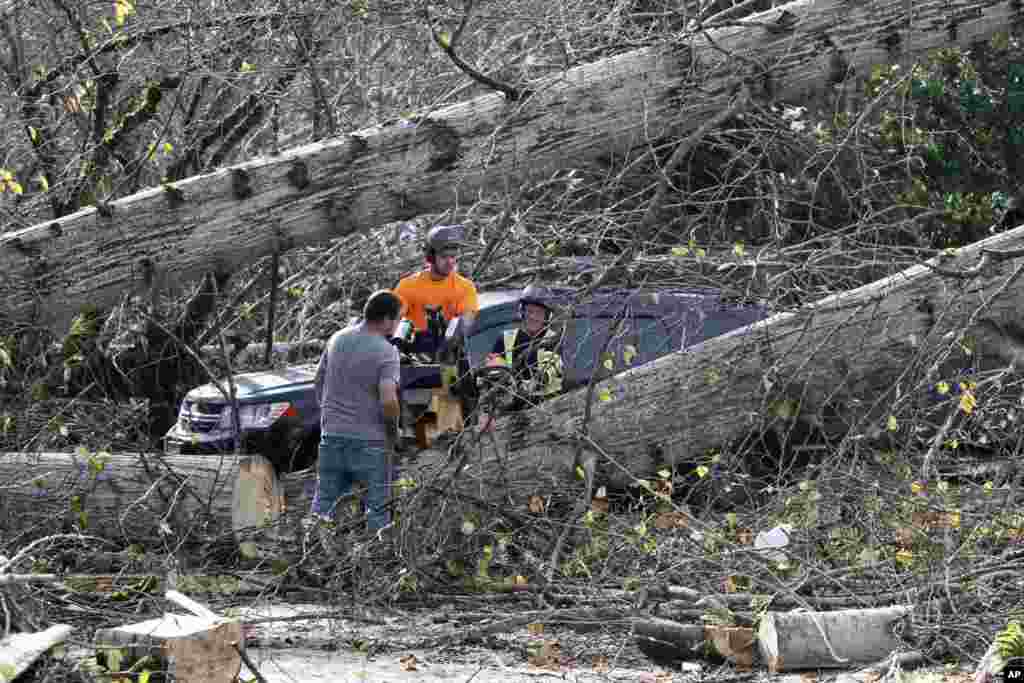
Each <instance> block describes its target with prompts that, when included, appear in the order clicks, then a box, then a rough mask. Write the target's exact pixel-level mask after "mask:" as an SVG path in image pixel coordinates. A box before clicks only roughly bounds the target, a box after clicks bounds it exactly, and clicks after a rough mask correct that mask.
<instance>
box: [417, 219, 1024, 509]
mask: <svg viewBox="0 0 1024 683" xmlns="http://www.w3.org/2000/svg"><path fill="white" fill-rule="evenodd" d="M1019 249H1024V227H1020V228H1017V229H1015V230H1012V231H1009V232H1006V233H1002V234H999V235H995V236H993V237H991V238H988V239H986V240H984V241H982V242H978V243H976V244H973V245H970V246H968V247H965V248H963V249H961V250H960V251H959V253H958V255H956V256H955V257H941V258H939V259H935V260H933V261H929V262H928V263H925V264H922V265H918V266H914V267H911V268H909V269H907V270H905V271H902V272H900V273H898V274H896V275H893V276H891V277H888V278H885V279H883V280H880V281H877V282H874V283H871V284H869V285H866V286H864V287H860V288H858V289H855V290H851V291H848V292H844V293H841V294H837V295H834V296H831V297H828V298H826V299H824V300H821V301H819V302H815V303H813V304H811V305H807V306H804V307H802V308H799V309H797V310H795V311H792V312H783V313H778V314H776V315H773V316H771V317H770V318H768V319H766V320H764V321H762V322H760V323H757V324H755V325H752V326H750V327H747V328H742V329H740V330H736V331H734V332H732V333H729V334H726V335H723V336H721V337H717V338H714V339H711V340H709V341H707V342H704V343H703V344H701V345H700V346H697V347H691V348H690V349H687V350H686V351H683V352H677V353H673V354H670V355H668V356H664V357H662V358H660V359H658V360H655V361H653V362H651V363H648V364H646V365H643V366H640V367H637V368H635V369H631V370H628V371H626V372H623V373H621V374H618V375H615V376H613V377H611V378H608V379H606V380H603V381H601V382H600V383H598V384H597V385H596V388H595V391H594V392H593V399H592V402H591V407H590V410H591V416H590V421H589V424H588V431H587V438H586V439H582V446H583V452H584V453H588V452H589V453H599V454H600V456H599V457H598V458H597V461H598V463H599V464H600V465H603V466H604V468H605V469H606V470H607V475H608V477H610V479H609V481H612V482H613V483H615V479H617V478H619V477H622V479H620V480H619V482H618V483H621V484H626V483H629V482H630V481H632V479H631V478H632V477H640V478H645V477H650V476H652V475H653V474H654V472H655V470H656V468H657V467H660V466H662V465H665V464H680V463H687V462H693V459H694V458H696V457H698V456H700V457H702V456H703V455H704V454H705V453H706V452H707V450H708V449H710V448H714V447H720V446H722V445H723V444H727V443H729V442H731V441H732V440H734V439H737V438H739V437H742V436H744V435H745V434H747V433H749V432H750V431H752V430H755V429H760V428H763V427H764V425H765V424H766V423H768V422H770V421H771V420H772V419H776V418H775V417H774V416H773V414H774V411H773V405H776V406H777V404H774V403H773V402H775V401H779V400H785V399H787V397H788V399H792V400H800V401H802V402H803V403H804V405H805V406H810V408H805V410H807V412H810V413H813V412H814V409H815V407H816V406H818V407H820V405H821V402H824V401H825V400H826V399H827V400H829V401H830V403H831V404H833V405H835V406H837V407H838V408H839V413H840V414H841V415H843V417H844V419H845V420H848V421H849V423H850V424H851V425H857V424H858V420H862V419H863V420H864V421H867V422H870V423H871V424H874V425H875V426H876V427H878V428H883V429H884V427H885V424H886V422H885V420H886V417H887V416H888V415H889V411H890V410H892V408H891V406H892V405H893V403H894V402H895V401H896V400H897V398H899V397H903V398H904V399H906V397H907V396H908V395H910V396H911V397H915V396H916V397H921V398H924V399H925V400H927V395H928V389H929V388H930V386H931V385H930V384H928V382H927V381H925V382H924V384H923V386H922V385H920V384H916V383H918V382H920V381H921V380H922V378H923V377H925V374H926V373H927V371H928V370H929V368H930V367H932V366H933V364H935V363H936V361H937V356H936V354H938V353H941V352H942V351H943V350H948V349H950V348H951V347H952V348H953V349H954V350H956V349H958V348H959V345H958V344H957V339H958V338H959V333H960V332H961V331H963V330H964V329H971V328H972V325H973V324H974V323H976V322H978V321H977V320H976V318H977V317H980V316H981V315H984V316H986V317H987V318H990V319H992V320H995V321H997V322H1004V321H1008V320H1013V319H1017V318H1018V316H1019V311H1020V305H1021V301H1022V297H1024V278H1020V277H1018V275H1020V273H1021V272H1022V270H1024V261H1022V260H1021V259H1020V258H998V257H995V256H984V253H985V252H986V251H994V252H1012V251H1013V250H1019ZM979 265H980V267H978V266H979ZM972 268H973V269H974V270H973V271H969V269H972ZM942 271H948V272H956V271H962V272H964V273H966V275H967V276H966V277H952V276H950V275H949V274H947V273H945V272H942ZM968 271H969V272H968ZM951 332H952V333H954V334H953V335H949V333H951ZM977 338H978V340H979V342H980V341H992V342H996V343H997V342H999V340H998V339H995V340H993V339H990V338H989V339H986V338H985V337H984V335H983V334H981V333H980V332H979V333H977ZM996 345H997V344H996ZM983 351H984V352H988V351H992V352H993V353H994V354H995V355H996V356H998V358H997V359H996V360H995V361H994V363H995V364H996V365H1005V364H1006V363H1007V362H1008V359H1007V354H1008V353H1009V352H1008V350H1007V349H1006V348H996V349H993V348H992V345H990V346H987V347H986V348H978V349H975V353H974V355H973V356H972V357H971V358H970V363H971V364H972V365H974V366H975V367H978V366H977V363H978V362H979V356H980V355H982V352H983ZM958 352H959V351H958ZM959 353H961V354H962V352H959ZM961 358H965V357H964V356H963V355H961ZM939 367H940V368H941V367H942V366H941V365H940V366H939ZM940 379H942V377H940V376H933V377H931V379H930V381H931V382H938V381H939V380H940ZM598 397H601V398H603V399H606V400H599V399H598ZM586 399H587V391H586V390H578V391H575V392H572V393H568V394H565V395H562V396H559V397H556V398H554V399H552V400H550V401H548V402H546V403H543V404H541V405H540V406H538V407H536V408H534V409H532V410H531V411H529V412H528V413H525V414H521V415H518V416H509V417H504V418H501V419H499V420H498V421H497V424H496V428H495V432H494V434H493V438H491V435H486V436H485V437H484V438H482V439H480V441H479V443H480V444H481V446H482V447H481V449H480V450H481V453H480V454H478V455H475V456H474V457H471V458H469V459H468V460H467V463H466V466H465V467H464V468H463V469H462V470H461V471H460V472H459V474H458V476H459V478H460V480H461V481H463V482H466V483H467V485H468V486H472V487H478V486H480V484H481V483H482V482H483V483H487V484H489V485H490V486H491V487H492V490H493V491H495V492H496V493H500V495H501V496H502V497H506V496H509V497H512V498H513V499H516V500H519V501H521V502H523V505H524V509H525V501H526V500H527V499H528V498H529V497H530V496H531V495H532V494H534V493H542V494H543V493H544V492H552V491H556V492H557V491H560V490H564V489H565V488H566V486H565V485H566V482H567V481H571V478H572V473H573V471H574V468H575V464H576V454H577V445H578V444H579V443H580V441H581V439H580V433H581V431H582V430H581V425H582V422H583V417H584V415H585V414H586V411H587V407H586V404H587V400H586ZM914 400H916V399H914ZM954 404H955V401H954V402H951V404H950V410H953V409H955V405H954ZM860 428H861V429H864V428H865V424H863V423H862V424H860ZM436 464H438V463H437V462H425V463H424V464H422V471H421V472H419V473H417V474H414V475H413V476H415V477H416V478H417V479H418V480H422V481H426V480H427V479H428V478H429V477H430V476H431V475H430V472H429V471H427V469H426V468H427V465H436Z"/></svg>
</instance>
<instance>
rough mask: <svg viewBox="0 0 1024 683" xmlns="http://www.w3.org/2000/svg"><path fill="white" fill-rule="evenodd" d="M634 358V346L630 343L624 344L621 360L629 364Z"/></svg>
mask: <svg viewBox="0 0 1024 683" xmlns="http://www.w3.org/2000/svg"><path fill="white" fill-rule="evenodd" d="M634 358H636V347H635V346H633V345H632V344H626V346H624V347H623V349H622V362H624V363H625V364H626V365H629V364H631V363H632V362H633V359H634Z"/></svg>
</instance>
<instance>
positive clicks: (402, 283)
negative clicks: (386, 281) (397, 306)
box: [391, 277, 411, 318]
mask: <svg viewBox="0 0 1024 683" xmlns="http://www.w3.org/2000/svg"><path fill="white" fill-rule="evenodd" d="M410 286H411V285H410V284H409V281H408V280H407V279H406V278H404V277H403V278H402V279H401V280H399V281H398V284H397V285H395V288H394V289H392V290H391V292H392V293H393V294H394V295H395V296H397V297H398V300H399V301H401V302H402V311H401V313H399V314H398V317H399V318H408V317H409V287H410Z"/></svg>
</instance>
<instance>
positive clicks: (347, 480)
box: [313, 434, 391, 531]
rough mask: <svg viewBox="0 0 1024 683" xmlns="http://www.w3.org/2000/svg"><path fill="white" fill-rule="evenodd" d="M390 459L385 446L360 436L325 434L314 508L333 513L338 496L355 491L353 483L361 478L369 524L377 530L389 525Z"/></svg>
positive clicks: (322, 442) (321, 439)
mask: <svg viewBox="0 0 1024 683" xmlns="http://www.w3.org/2000/svg"><path fill="white" fill-rule="evenodd" d="M390 461H391V459H390V458H389V457H388V451H387V449H386V448H382V447H379V446H372V445H370V443H369V442H367V441H363V440H361V439H351V438H348V437H345V436H334V435H329V434H322V435H321V436H320V460H319V463H318V465H317V493H316V498H315V499H314V503H313V505H314V509H315V510H316V512H318V513H319V514H320V515H323V516H326V517H334V509H335V506H336V505H337V501H338V498H340V497H342V496H347V495H349V494H350V493H352V485H353V484H354V483H355V482H357V481H362V482H365V483H366V489H367V491H366V507H367V511H366V512H367V522H366V525H367V527H368V528H369V529H370V530H371V531H376V530H378V529H381V528H383V527H385V526H387V525H388V521H389V518H390V514H389V512H388V510H387V504H388V493H389V490H390V488H391V486H390V485H391V462H390Z"/></svg>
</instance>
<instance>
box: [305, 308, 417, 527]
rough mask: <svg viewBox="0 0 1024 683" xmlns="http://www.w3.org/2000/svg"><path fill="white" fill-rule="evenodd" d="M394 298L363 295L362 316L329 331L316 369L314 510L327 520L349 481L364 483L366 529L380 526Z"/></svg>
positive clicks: (393, 407) (394, 424)
mask: <svg viewBox="0 0 1024 683" xmlns="http://www.w3.org/2000/svg"><path fill="white" fill-rule="evenodd" d="M401 311H402V302H401V300H400V299H399V298H398V297H397V296H395V295H394V294H392V293H391V292H390V291H388V290H380V291H378V292H374V293H373V294H372V295H370V298H369V299H367V301H366V306H365V307H364V308H363V320H362V321H361V322H359V323H357V324H355V325H351V326H349V327H346V328H345V329H343V330H341V331H340V332H336V333H334V335H332V336H331V338H330V340H329V341H328V342H327V347H326V348H325V349H324V352H323V355H321V357H320V364H319V365H318V366H317V369H316V397H317V402H318V403H319V404H320V459H319V462H318V465H317V475H318V476H317V483H318V490H317V504H316V505H317V510H316V511H317V512H318V513H319V514H320V515H322V516H326V517H332V516H333V514H334V508H335V505H336V504H337V500H338V498H339V497H342V496H346V495H348V494H349V493H351V491H352V485H353V484H354V483H355V482H356V481H364V482H366V485H367V496H366V498H367V501H366V503H367V508H368V517H367V526H368V527H369V528H370V529H371V530H377V529H381V528H383V527H384V526H387V524H388V517H389V515H388V512H387V510H386V506H387V502H388V489H389V487H390V482H391V472H390V457H389V450H390V449H391V448H392V447H393V444H395V443H397V440H398V414H399V408H398V382H399V358H398V349H396V348H395V347H394V346H392V345H391V344H390V343H389V342H388V339H390V338H391V337H392V336H393V335H394V333H395V327H396V326H397V325H398V321H399V319H400V315H401Z"/></svg>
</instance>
